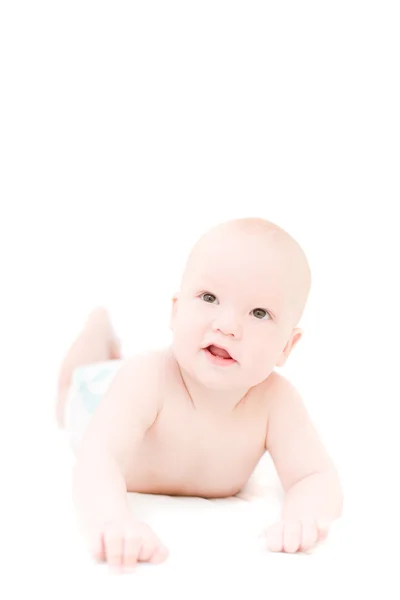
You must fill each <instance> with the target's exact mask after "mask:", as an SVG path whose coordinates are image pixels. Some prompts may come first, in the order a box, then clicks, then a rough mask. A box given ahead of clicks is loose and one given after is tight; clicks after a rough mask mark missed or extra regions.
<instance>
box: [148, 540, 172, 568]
mask: <svg viewBox="0 0 400 600" xmlns="http://www.w3.org/2000/svg"><path fill="white" fill-rule="evenodd" d="M168 554H169V552H168V549H167V548H166V547H165V546H164V545H163V544H159V545H158V546H157V548H156V550H155V552H153V554H152V556H151V558H150V559H149V562H151V563H153V564H159V563H162V562H164V561H165V560H166V559H167V558H168Z"/></svg>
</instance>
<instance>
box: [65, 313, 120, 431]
mask: <svg viewBox="0 0 400 600" xmlns="http://www.w3.org/2000/svg"><path fill="white" fill-rule="evenodd" d="M119 358H121V348H120V343H119V340H118V338H117V336H116V335H115V332H114V330H113V327H112V325H111V321H110V318H109V316H108V313H107V311H106V310H105V309H104V308H97V309H95V310H94V311H93V312H91V313H90V315H89V317H88V319H87V321H86V323H85V325H84V327H83V329H82V331H81V333H80V334H79V336H78V337H77V338H76V340H75V341H74V343H73V344H72V346H71V348H70V349H69V351H68V352H67V354H66V356H65V358H64V360H63V362H62V364H61V367H60V373H59V378H58V390H57V394H58V397H57V407H56V418H57V423H58V425H59V427H63V426H64V405H65V402H66V399H67V394H68V389H69V385H70V383H71V378H72V374H73V372H74V370H75V369H76V367H79V366H82V365H87V364H92V363H96V362H101V361H104V360H115V359H119Z"/></svg>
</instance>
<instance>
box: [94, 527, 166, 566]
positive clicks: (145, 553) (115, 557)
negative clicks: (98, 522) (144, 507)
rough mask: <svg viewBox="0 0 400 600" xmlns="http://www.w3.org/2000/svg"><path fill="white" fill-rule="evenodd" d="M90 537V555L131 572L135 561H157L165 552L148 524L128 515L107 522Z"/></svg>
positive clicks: (161, 560)
mask: <svg viewBox="0 0 400 600" xmlns="http://www.w3.org/2000/svg"><path fill="white" fill-rule="evenodd" d="M92 540H93V542H92V554H93V557H94V558H95V559H96V560H97V561H99V562H106V563H108V565H109V566H110V567H111V568H112V570H114V571H116V572H124V571H125V572H132V571H133V570H134V567H135V565H136V563H137V562H138V561H140V562H150V563H153V564H156V563H161V562H163V561H164V560H165V559H166V558H167V556H168V550H167V548H166V547H165V546H164V545H163V544H162V543H161V541H160V540H159V539H158V537H157V536H156V534H155V533H154V532H153V531H152V530H151V529H150V527H149V526H148V525H146V524H145V523H142V522H140V521H137V520H136V519H134V518H133V517H131V516H126V517H123V518H121V519H118V520H115V521H112V522H109V523H107V524H106V525H105V526H103V527H102V528H101V530H100V531H99V533H98V534H97V535H95V536H94V537H93V538H92Z"/></svg>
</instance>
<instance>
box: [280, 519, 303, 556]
mask: <svg viewBox="0 0 400 600" xmlns="http://www.w3.org/2000/svg"><path fill="white" fill-rule="evenodd" d="M300 542H301V523H300V521H289V522H288V523H285V526H284V529H283V549H284V551H285V552H289V553H290V554H291V553H293V552H297V550H298V549H299V548H300Z"/></svg>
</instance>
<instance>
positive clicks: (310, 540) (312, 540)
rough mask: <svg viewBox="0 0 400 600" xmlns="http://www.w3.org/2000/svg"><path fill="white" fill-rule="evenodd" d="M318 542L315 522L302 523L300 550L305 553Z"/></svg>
mask: <svg viewBox="0 0 400 600" xmlns="http://www.w3.org/2000/svg"><path fill="white" fill-rule="evenodd" d="M317 540H318V529H317V524H316V522H315V521H303V525H302V534H301V547H300V550H303V551H304V552H306V551H307V550H311V548H313V547H314V546H315V544H316V543H317Z"/></svg>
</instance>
